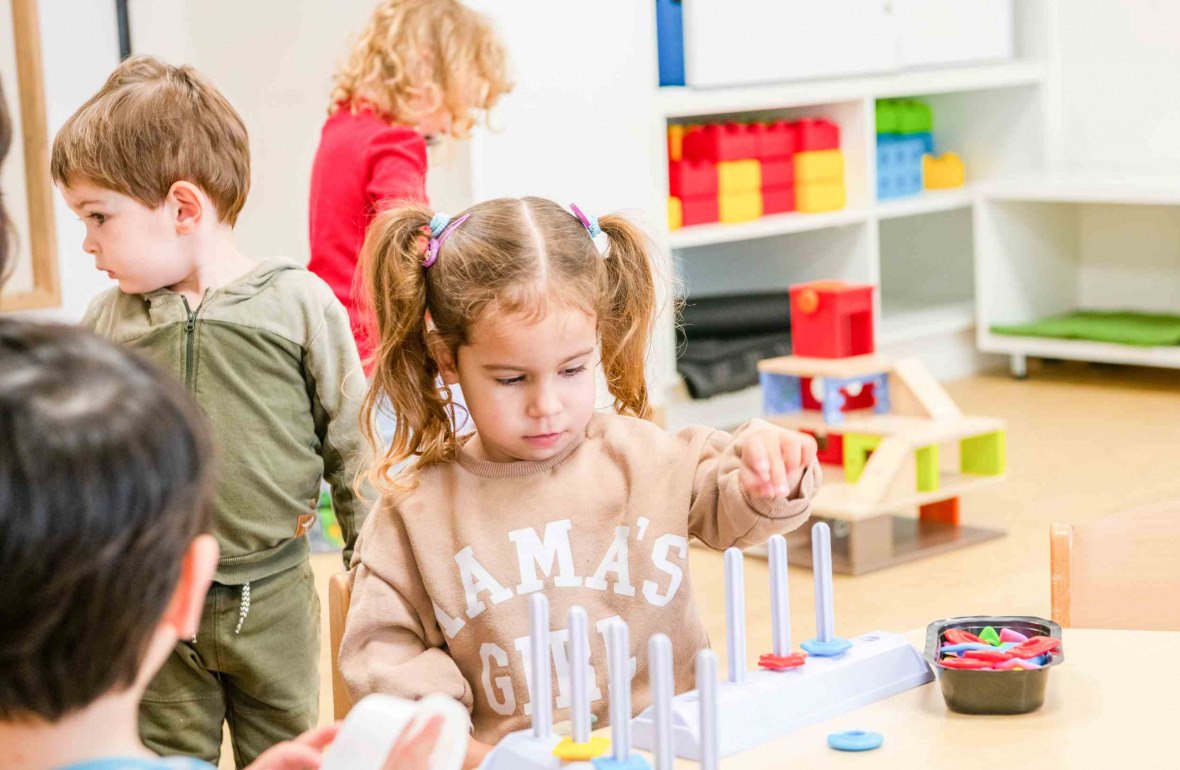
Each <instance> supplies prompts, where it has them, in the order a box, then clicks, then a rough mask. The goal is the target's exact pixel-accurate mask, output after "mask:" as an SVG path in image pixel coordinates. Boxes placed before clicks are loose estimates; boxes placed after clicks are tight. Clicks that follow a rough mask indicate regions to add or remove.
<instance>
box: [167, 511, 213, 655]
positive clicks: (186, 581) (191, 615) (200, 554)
mask: <svg viewBox="0 0 1180 770" xmlns="http://www.w3.org/2000/svg"><path fill="white" fill-rule="evenodd" d="M219 553H220V549H219V548H218V546H217V539H216V538H215V537H213V535H198V536H197V537H196V539H194V540H193V542H192V543H190V544H189V547H188V551H186V552H185V554H184V560H183V561H182V562H181V565H180V581H179V582H177V584H176V591H175V592H174V593H173V594H172V601H171V602H169V604H168V609H167V610H166V611H165V612H164V618H163V620H162V622H163V623H166V624H167V625H170V626H172V627H173V628H174V629H176V635H177V637H179V638H181V639H191V638H192V636H193V635H194V634H196V633H197V625H198V624H199V623H200V622H201V610H202V609H204V607H205V594H207V593H209V584H210V583H212V582H213V573H214V571H216V570H217V558H218V555H219Z"/></svg>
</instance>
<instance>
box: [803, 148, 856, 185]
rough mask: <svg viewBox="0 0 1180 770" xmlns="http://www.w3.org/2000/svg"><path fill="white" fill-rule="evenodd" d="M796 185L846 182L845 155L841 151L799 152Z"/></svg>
mask: <svg viewBox="0 0 1180 770" xmlns="http://www.w3.org/2000/svg"><path fill="white" fill-rule="evenodd" d="M794 158H795V184H797V185H800V184H808V183H811V182H837V181H839V182H842V181H844V153H842V152H840V151H839V150H810V151H808V152H797V153H795V155H794Z"/></svg>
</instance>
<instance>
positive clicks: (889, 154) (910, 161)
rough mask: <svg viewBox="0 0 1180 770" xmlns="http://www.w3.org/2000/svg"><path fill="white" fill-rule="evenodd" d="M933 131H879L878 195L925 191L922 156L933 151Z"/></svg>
mask: <svg viewBox="0 0 1180 770" xmlns="http://www.w3.org/2000/svg"><path fill="white" fill-rule="evenodd" d="M933 144H934V141H933V139H932V137H931V136H930V134H925V133H924V134H878V135H877V199H878V200H886V199H888V198H900V197H902V196H904V195H918V194H919V193H921V192H922V156H923V155H924V154H926V153H929V152H931V149H929V148H932V147H933Z"/></svg>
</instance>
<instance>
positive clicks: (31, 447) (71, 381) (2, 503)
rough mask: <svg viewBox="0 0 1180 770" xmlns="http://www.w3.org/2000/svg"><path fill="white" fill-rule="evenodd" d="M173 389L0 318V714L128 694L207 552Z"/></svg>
mask: <svg viewBox="0 0 1180 770" xmlns="http://www.w3.org/2000/svg"><path fill="white" fill-rule="evenodd" d="M209 468H210V445H209V438H208V435H207V433H206V430H205V427H204V423H203V421H202V419H201V417H200V415H199V412H197V410H196V408H195V407H194V406H193V405H192V403H191V401H190V400H189V399H188V397H187V395H186V394H185V393H184V391H183V389H182V388H180V387H179V386H178V385H176V384H174V383H173V382H171V381H170V379H169V378H168V377H167V376H166V375H164V374H161V373H159V372H157V371H156V370H155V369H153V368H152V367H151V366H150V365H148V364H146V363H145V362H143V361H141V360H140V359H139V358H137V357H136V356H135V355H133V354H132V353H130V352H127V351H125V350H122V349H119V348H117V347H115V346H114V345H111V344H109V343H107V342H105V341H103V340H100V339H99V338H97V337H95V336H93V335H91V334H88V333H86V332H84V331H81V330H79V329H75V328H70V327H62V326H49V325H35V324H27V323H21V322H15V321H0V564H2V565H3V577H2V578H0V721H5V720H7V721H23V720H43V721H50V722H54V721H57V720H59V719H61V718H62V717H63V716H66V715H68V714H70V713H72V712H75V711H78V710H80V709H83V708H85V707H87V706H89V705H90V704H92V703H94V702H95V701H97V700H98V699H100V698H102V697H104V696H106V695H111V694H119V693H127V694H128V695H130V696H133V697H136V698H137V697H138V691H140V690H142V688H143V687H144V686H145V685H146V684H147V682H148V681H149V680H150V678H151V675H152V674H153V673H154V672H155V670H156V669H157V668H158V667H159V666H160V665H161V664H162V663H163V661H164V659H165V658H166V657H167V655H168V653H169V652H170V651H171V649H172V647H173V645H174V644H175V641H176V639H177V637H178V636H180V635H185V636H189V635H191V634H192V633H193V632H194V629H195V628H196V625H197V620H198V619H199V616H200V609H201V607H202V603H203V599H204V595H205V592H206V590H207V589H208V584H209V581H210V579H211V577H212V572H213V569H214V568H215V566H216V561H217V544H216V542H215V541H214V540H213V538H212V536H210V535H208V534H205V533H207V532H208V531H209V529H210V518H209V516H210V514H209V505H208V496H209V481H210V480H209Z"/></svg>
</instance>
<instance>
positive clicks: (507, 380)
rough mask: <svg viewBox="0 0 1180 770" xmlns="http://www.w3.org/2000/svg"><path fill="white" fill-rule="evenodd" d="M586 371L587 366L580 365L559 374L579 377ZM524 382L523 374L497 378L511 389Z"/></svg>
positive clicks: (497, 380)
mask: <svg viewBox="0 0 1180 770" xmlns="http://www.w3.org/2000/svg"><path fill="white" fill-rule="evenodd" d="M584 371H586V364H580V365H578V366H574V367H570V368H569V369H562V370H561V371H560V372H559V374H560V375H561V376H562V377H576V376H577V375H579V374H581V373H582V372H584ZM524 380H525V376H524V375H523V374H518V375H517V376H515V377H497V378H496V382H497V383H499V384H500V385H504V386H507V387H511V386H513V385H520V384H521V383H523V382H524Z"/></svg>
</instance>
